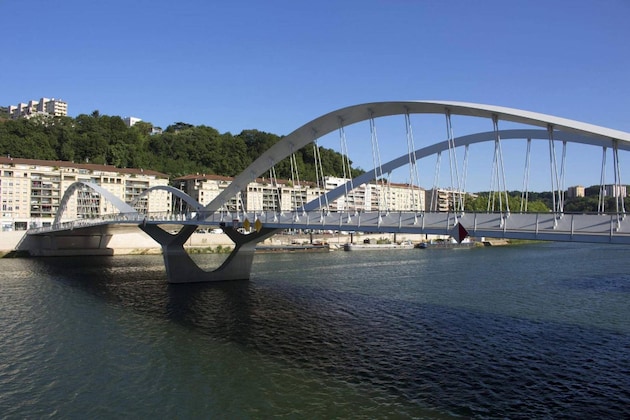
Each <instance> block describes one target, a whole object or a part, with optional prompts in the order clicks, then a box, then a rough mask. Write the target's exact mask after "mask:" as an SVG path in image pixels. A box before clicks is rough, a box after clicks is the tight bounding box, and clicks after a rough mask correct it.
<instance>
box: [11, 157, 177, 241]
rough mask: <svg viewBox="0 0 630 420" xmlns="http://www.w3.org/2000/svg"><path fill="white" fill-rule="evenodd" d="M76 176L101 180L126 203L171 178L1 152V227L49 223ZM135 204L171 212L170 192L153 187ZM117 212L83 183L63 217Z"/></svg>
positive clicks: (21, 227)
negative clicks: (152, 190) (12, 155)
mask: <svg viewBox="0 0 630 420" xmlns="http://www.w3.org/2000/svg"><path fill="white" fill-rule="evenodd" d="M77 181H84V182H92V183H95V184H98V185H100V186H101V187H103V188H105V189H107V190H108V191H109V192H111V193H112V194H113V195H115V196H116V197H118V198H120V199H121V200H123V201H125V202H127V203H130V202H131V201H133V200H134V199H135V198H136V197H137V196H138V195H139V194H141V193H142V192H143V191H144V190H146V189H148V188H150V187H153V186H156V185H168V177H167V176H166V175H165V174H162V173H159V172H156V171H145V170H142V169H121V168H116V167H114V166H110V165H95V164H76V163H73V162H64V161H49V160H36V159H19V158H11V157H1V158H0V206H1V209H2V212H1V213H0V215H1V217H0V224H1V229H2V230H4V231H6V230H25V229H28V228H30V227H39V226H48V225H50V224H51V223H52V222H53V220H54V218H55V216H56V214H57V211H58V210H59V205H60V201H61V198H62V197H63V194H64V193H65V191H66V190H67V189H68V187H69V186H70V185H71V184H73V183H74V182H77ZM136 208H138V209H139V210H141V211H146V212H169V211H171V194H170V193H168V192H166V191H155V192H152V193H151V194H149V196H148V197H144V198H142V199H140V202H139V203H138V205H137V206H136ZM116 212H117V209H115V208H114V206H113V205H112V204H111V203H109V202H108V201H107V200H106V199H104V198H102V197H101V196H100V195H99V194H97V193H95V192H93V191H92V190H90V189H89V188H83V189H80V190H79V191H77V192H76V193H75V194H73V196H72V198H71V199H70V201H69V203H68V206H67V208H66V211H65V212H64V218H63V220H74V219H77V218H89V217H94V216H101V215H105V214H110V213H116Z"/></svg>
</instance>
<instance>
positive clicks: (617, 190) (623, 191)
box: [604, 184, 628, 197]
mask: <svg viewBox="0 0 630 420" xmlns="http://www.w3.org/2000/svg"><path fill="white" fill-rule="evenodd" d="M604 195H605V196H606V197H627V196H628V192H627V188H626V186H625V185H617V184H606V185H604Z"/></svg>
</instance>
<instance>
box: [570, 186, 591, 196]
mask: <svg viewBox="0 0 630 420" xmlns="http://www.w3.org/2000/svg"><path fill="white" fill-rule="evenodd" d="M585 190H586V189H585V188H584V187H583V186H581V185H576V186H574V187H569V188H568V189H567V198H578V197H584V196H585V194H584V193H585Z"/></svg>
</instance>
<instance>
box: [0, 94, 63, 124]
mask: <svg viewBox="0 0 630 420" xmlns="http://www.w3.org/2000/svg"><path fill="white" fill-rule="evenodd" d="M7 109H8V113H9V117H10V118H12V119H17V118H31V117H33V116H35V115H51V116H53V117H64V116H66V115H68V104H67V103H66V102H64V101H62V100H60V99H55V98H52V99H49V98H41V99H40V100H39V101H35V100H32V101H29V102H28V103H22V102H20V103H19V104H17V105H9V107H8V108H7Z"/></svg>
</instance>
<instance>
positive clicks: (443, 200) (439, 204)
mask: <svg viewBox="0 0 630 420" xmlns="http://www.w3.org/2000/svg"><path fill="white" fill-rule="evenodd" d="M466 196H471V197H473V198H474V197H477V195H476V194H470V193H466V192H463V191H456V190H451V189H448V188H434V189H430V190H427V191H426V206H425V208H426V210H427V211H444V212H448V211H453V209H455V201H459V200H462V199H464V201H465V198H466ZM458 207H459V206H458Z"/></svg>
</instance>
